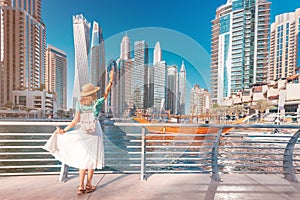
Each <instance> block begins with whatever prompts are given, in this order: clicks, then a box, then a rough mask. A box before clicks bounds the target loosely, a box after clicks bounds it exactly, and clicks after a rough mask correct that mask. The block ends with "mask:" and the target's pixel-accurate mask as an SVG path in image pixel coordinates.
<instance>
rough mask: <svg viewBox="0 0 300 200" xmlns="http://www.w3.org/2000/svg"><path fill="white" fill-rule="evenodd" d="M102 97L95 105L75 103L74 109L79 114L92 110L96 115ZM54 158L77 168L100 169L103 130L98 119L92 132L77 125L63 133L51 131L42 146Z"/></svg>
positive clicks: (102, 161)
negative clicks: (88, 132)
mask: <svg viewBox="0 0 300 200" xmlns="http://www.w3.org/2000/svg"><path fill="white" fill-rule="evenodd" d="M103 102H104V98H100V99H98V100H97V101H96V103H95V104H96V106H95V105H94V104H93V105H91V106H83V105H79V103H77V105H76V111H79V112H80V114H82V113H85V112H86V111H90V110H91V109H97V110H94V111H95V112H94V113H95V115H96V116H97V114H98V112H99V110H100V108H101V107H102V104H103ZM43 148H44V149H45V150H47V151H49V152H50V153H51V154H52V155H53V156H54V157H55V158H56V159H58V160H59V161H61V162H62V163H64V164H67V165H69V166H71V167H75V168H79V169H102V168H103V167H104V144H103V132H102V128H101V126H100V123H99V121H98V120H97V121H96V129H95V132H93V133H92V134H86V133H84V131H82V130H81V128H80V127H79V128H78V129H75V130H73V131H69V132H66V133H65V134H63V135H60V134H56V133H53V134H52V136H51V137H50V138H49V140H48V141H47V143H46V144H45V145H44V147H43Z"/></svg>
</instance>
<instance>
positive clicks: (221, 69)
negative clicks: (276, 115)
mask: <svg viewBox="0 0 300 200" xmlns="http://www.w3.org/2000/svg"><path fill="white" fill-rule="evenodd" d="M270 4H271V3H270V2H268V0H228V1H227V3H226V4H225V5H222V6H220V7H219V8H218V9H217V11H216V17H215V19H214V20H213V21H212V42H211V89H212V101H213V103H218V104H222V100H223V98H226V97H230V96H231V95H232V94H237V93H238V92H240V91H243V90H244V89H249V88H250V87H251V86H252V85H253V84H263V83H266V82H267V79H268V77H267V73H268V70H267V69H268V37H269V30H270V28H269V27H270V26H269V23H270Z"/></svg>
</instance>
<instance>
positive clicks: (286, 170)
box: [0, 121, 300, 181]
mask: <svg viewBox="0 0 300 200" xmlns="http://www.w3.org/2000/svg"><path fill="white" fill-rule="evenodd" d="M69 123H70V122H66V121H63V122H59V121H50V122H48V121H47V122H45V121H42V122H37V121H22V122H21V121H13V122H12V121H0V126H1V125H4V126H5V125H6V126H17V125H20V126H53V127H55V126H66V125H68V124H69ZM102 125H104V126H118V127H141V128H142V131H141V132H138V133H135V134H133V133H128V136H130V137H134V138H135V137H139V138H135V139H132V140H129V142H130V143H129V144H130V145H127V146H126V148H127V149H128V148H129V149H130V148H131V149H136V150H137V151H132V152H129V151H128V155H137V156H140V157H133V158H131V159H129V160H131V161H139V160H140V163H131V164H129V165H128V166H134V167H139V169H140V170H137V171H139V172H140V174H141V176H140V177H141V179H144V177H145V173H147V169H146V166H150V167H151V166H154V167H155V166H161V165H163V164H161V163H160V161H161V160H164V161H169V160H171V159H169V157H171V158H173V157H172V155H175V157H176V153H180V154H182V153H184V151H183V150H184V148H185V146H180V145H179V146H177V142H178V141H176V142H174V143H173V144H171V145H170V146H168V149H167V150H164V152H158V154H161V155H162V156H163V155H164V154H163V153H165V154H167V156H169V157H167V158H168V159H162V158H157V159H155V158H156V157H154V158H150V159H147V155H153V154H155V152H151V151H149V150H148V148H152V149H159V148H164V147H163V146H161V144H159V145H158V144H156V145H153V146H150V147H149V146H147V142H149V140H148V139H147V137H148V136H153V135H154V136H155V134H153V133H152V134H151V133H147V132H146V131H145V130H146V129H147V127H207V128H214V129H213V130H215V129H216V130H217V131H214V134H212V133H205V134H201V135H199V136H203V135H205V136H204V137H207V138H205V139H204V140H201V141H202V142H203V144H201V146H198V144H195V145H190V146H189V147H190V148H194V150H193V151H192V153H191V154H197V153H199V154H197V155H200V154H202V151H201V152H198V151H199V148H200V149H205V151H203V152H206V153H207V154H208V156H209V157H205V156H203V157H197V159H198V161H199V160H202V161H207V162H199V163H196V164H194V163H189V161H192V160H197V159H196V158H193V159H192V157H184V158H186V159H187V160H186V161H187V163H188V164H186V163H183V164H177V163H171V164H169V166H170V167H177V166H190V167H196V166H208V167H209V166H210V167H211V168H209V169H208V168H203V170H204V171H207V172H211V173H212V178H213V179H214V180H216V181H220V180H221V178H220V177H219V171H220V169H219V167H220V166H223V165H224V163H222V162H223V161H224V160H226V159H228V157H229V158H230V156H228V155H230V154H231V153H228V154H227V156H228V157H226V156H225V157H222V158H221V159H220V158H219V154H220V151H221V150H222V149H226V146H220V144H221V142H222V139H221V138H222V137H228V138H233V137H232V136H234V137H241V136H243V137H248V132H245V133H239V135H237V136H236V135H234V134H231V135H228V136H226V135H222V130H224V128H233V129H247V128H249V129H251V128H253V129H257V128H262V129H263V128H267V129H275V128H277V129H298V131H297V132H296V133H294V134H282V135H279V136H278V138H277V140H278V139H279V138H283V136H284V137H286V138H288V140H286V138H285V139H284V140H283V139H281V142H279V144H280V145H283V146H277V147H274V149H283V150H284V152H283V155H284V156H283V158H282V160H281V162H282V164H281V165H276V166H275V165H270V166H274V167H278V168H283V172H282V173H283V174H284V175H285V178H287V179H288V180H292V181H297V178H296V176H295V174H296V171H295V167H294V166H293V162H294V161H295V160H297V159H294V158H293V156H294V150H297V149H299V148H295V144H296V143H299V142H298V139H299V137H300V133H299V130H300V125H295V124H293V125H291V124H289V125H287V124H281V125H275V124H176V123H134V122H125V123H124V122H114V123H113V122H103V123H102ZM0 135H2V136H5V135H7V137H8V136H14V135H16V136H20V135H22V134H20V133H15V134H12V133H7V134H6V133H3V134H0ZM23 135H24V136H27V137H28V135H30V133H25V134H23ZM32 135H36V136H38V135H39V136H49V135H50V134H48V133H47V134H41V133H32ZM126 135H127V133H126ZM175 135H176V136H178V137H184V136H186V135H189V134H183V133H176V134H168V133H163V134H160V135H159V136H175ZM257 135H258V136H259V134H256V135H255V134H254V135H252V136H257ZM276 135H277V134H271V133H270V134H262V135H261V137H268V136H272V137H273V136H275V137H276ZM190 136H191V137H196V136H197V134H194V133H193V134H190ZM211 137H213V138H211ZM272 137H270V138H272ZM44 141H45V140H43V139H37V140H36V142H34V143H39V142H44ZM151 141H152V142H161V141H163V142H169V143H172V139H164V140H163V139H154V140H151ZM151 141H150V142H151ZM179 141H180V142H184V143H185V142H186V143H188V142H189V139H186V138H185V139H181V140H179ZM236 141H237V142H243V138H242V139H237V140H236ZM249 141H252V138H251V140H250V139H249V140H248V141H245V143H241V144H240V145H236V146H232V147H231V148H232V149H234V148H239V147H245V148H248V150H249V148H250V150H254V149H257V148H264V149H265V150H267V149H271V147H269V146H267V147H263V145H258V146H255V147H254V146H253V147H251V146H249V145H247V144H248V143H250V142H249ZM0 142H2V143H5V142H6V143H7V144H8V145H7V146H1V148H0V149H4V148H7V149H22V148H24V149H30V148H32V149H39V148H41V146H42V145H41V144H37V145H28V146H26V145H24V144H22V142H28V139H22V140H18V139H17V140H13V139H3V140H1V139H0ZM14 142H20V144H19V146H18V145H16V146H13V144H11V143H14ZM192 142H195V141H194V140H193V141H192ZM196 142H197V141H196ZM204 142H206V143H204ZM137 143H138V144H140V146H139V145H137V146H136V144H137ZM252 143H253V144H255V143H258V144H260V143H262V144H265V143H267V142H263V141H261V140H257V139H256V140H255V138H254V142H252ZM273 143H274V144H276V142H273ZM245 144H246V145H245ZM175 147H177V150H178V152H173V149H174V148H175ZM220 147H222V148H220ZM278 147H280V148H278ZM182 149H183V150H182ZM195 149H196V150H195ZM30 153H31V152H28V154H30ZM260 153H261V155H262V154H263V155H266V154H265V153H264V152H260ZM273 153H274V152H273ZM11 154H14V152H12V153H11ZM237 154H244V155H245V154H249V152H246V153H245V152H244V153H243V152H242V150H240V152H237ZM277 154H278V155H279V153H277ZM3 155H4V154H3ZM5 155H8V154H6V153H5ZM16 155H21V154H20V153H19V154H18V153H16ZM186 155H188V154H186ZM270 155H276V154H275V153H274V154H270ZM297 155H298V154H297ZM184 158H181V159H180V160H184ZM231 159H232V160H237V159H238V158H231ZM243 159H244V158H243ZM243 159H240V161H243ZM2 160H3V161H6V160H7V159H2ZM18 160H19V161H21V160H22V161H30V159H28V158H27V159H21V158H20V159H15V160H12V161H7V162H14V161H18ZM46 160H48V159H46ZM116 160H118V158H116ZM153 160H154V161H157V162H158V163H155V162H154V163H152V162H151V161H153ZM244 160H248V161H256V159H252V160H251V159H244ZM266 160H273V158H272V159H266ZM147 161H148V163H147ZM149 161H150V162H149ZM225 164H226V163H225ZM235 165H237V166H238V165H239V163H235ZM235 165H232V166H235ZM260 165H261V166H265V164H260ZM260 165H259V166H260ZM22 166H25V167H24V168H30V167H32V166H35V167H38V165H32V166H30V165H28V166H26V165H22ZM22 166H20V168H21V167H22ZM48 166H50V167H54V166H56V167H57V165H50V164H49V165H48ZM62 166H64V164H62ZM112 166H113V165H112ZM253 166H255V164H253ZM40 167H41V168H47V165H40ZM2 168H5V167H4V166H3V167H2ZM12 168H14V166H12ZM17 168H18V167H17ZM182 170H183V171H189V170H185V169H182ZM149 171H150V173H151V172H152V171H153V170H152V168H151V169H150V168H149ZM156 171H157V172H160V171H163V170H156ZM171 171H172V170H171ZM198 171H199V170H195V172H198ZM245 171H246V170H245ZM299 171H300V170H299ZM153 172H155V170H154V171H153ZM45 173H48V172H45ZM66 173H68V168H67V167H66V168H64V167H62V168H61V176H62V174H64V175H65V174H66ZM298 173H299V172H298ZM7 174H10V173H7ZM0 175H1V173H0Z"/></svg>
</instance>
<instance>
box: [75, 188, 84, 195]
mask: <svg viewBox="0 0 300 200" xmlns="http://www.w3.org/2000/svg"><path fill="white" fill-rule="evenodd" d="M84 193H85V189H84V188H83V187H81V186H79V187H78V190H77V194H78V195H80V194H84Z"/></svg>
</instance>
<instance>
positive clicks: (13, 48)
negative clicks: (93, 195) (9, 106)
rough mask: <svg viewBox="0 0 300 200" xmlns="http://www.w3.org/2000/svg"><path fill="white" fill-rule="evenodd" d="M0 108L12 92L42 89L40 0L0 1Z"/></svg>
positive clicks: (43, 47)
mask: <svg viewBox="0 0 300 200" xmlns="http://www.w3.org/2000/svg"><path fill="white" fill-rule="evenodd" d="M0 13H1V14H0V46H1V48H0V106H1V105H2V106H3V105H4V104H6V103H7V102H13V100H14V96H13V91H37V90H42V89H44V84H45V82H44V70H45V53H46V28H45V25H44V23H43V21H42V18H41V0H36V1H13V0H1V1H0Z"/></svg>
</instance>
